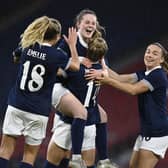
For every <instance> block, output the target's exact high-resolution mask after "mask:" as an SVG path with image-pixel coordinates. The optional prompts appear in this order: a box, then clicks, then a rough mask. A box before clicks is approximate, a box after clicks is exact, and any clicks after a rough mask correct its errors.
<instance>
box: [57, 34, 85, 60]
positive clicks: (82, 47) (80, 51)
mask: <svg viewBox="0 0 168 168" xmlns="http://www.w3.org/2000/svg"><path fill="white" fill-rule="evenodd" d="M83 43H84V42H83ZM86 46H87V44H85V45H82V43H81V42H80V40H79V37H78V39H77V43H76V48H77V52H78V55H79V56H80V57H85V56H86V54H87V47H86ZM57 47H58V48H61V49H62V50H63V51H65V52H66V53H67V55H69V56H71V54H70V49H69V46H68V44H67V43H66V41H65V40H64V39H62V40H61V41H60V43H59V45H57Z"/></svg>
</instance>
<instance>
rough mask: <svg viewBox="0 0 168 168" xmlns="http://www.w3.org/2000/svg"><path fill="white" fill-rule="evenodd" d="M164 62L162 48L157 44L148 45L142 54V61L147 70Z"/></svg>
mask: <svg viewBox="0 0 168 168" xmlns="http://www.w3.org/2000/svg"><path fill="white" fill-rule="evenodd" d="M163 62H164V58H163V53H162V49H161V48H160V47H159V46H157V45H154V44H152V45H149V46H148V47H147V49H146V52H145V55H144V63H145V66H146V69H147V70H151V69H153V68H154V67H156V66H159V65H161V63H163Z"/></svg>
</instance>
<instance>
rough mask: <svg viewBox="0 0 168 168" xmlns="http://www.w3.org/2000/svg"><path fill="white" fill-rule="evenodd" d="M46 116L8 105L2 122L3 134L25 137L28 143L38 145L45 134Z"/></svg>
mask: <svg viewBox="0 0 168 168" xmlns="http://www.w3.org/2000/svg"><path fill="white" fill-rule="evenodd" d="M47 122H48V117H46V116H42V115H39V114H32V113H29V112H26V111H23V110H20V109H18V108H15V107H13V106H10V105H8V107H7V110H6V114H5V119H4V123H3V134H7V135H12V136H16V137H17V136H20V135H23V136H24V137H25V142H26V143H27V144H30V145H40V144H41V143H42V140H43V139H44V138H45V135H46V128H47Z"/></svg>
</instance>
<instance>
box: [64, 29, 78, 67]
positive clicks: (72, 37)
mask: <svg viewBox="0 0 168 168" xmlns="http://www.w3.org/2000/svg"><path fill="white" fill-rule="evenodd" d="M63 37H64V39H65V41H66V42H67V44H68V45H69V48H70V52H71V60H70V65H69V67H68V69H70V70H79V68H80V61H79V57H78V53H77V49H76V42H77V32H76V29H75V28H73V27H71V28H69V29H68V37H66V36H65V35H63Z"/></svg>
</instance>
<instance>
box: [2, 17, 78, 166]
mask: <svg viewBox="0 0 168 168" xmlns="http://www.w3.org/2000/svg"><path fill="white" fill-rule="evenodd" d="M60 35H61V24H60V22H59V21H58V20H56V19H53V18H49V17H47V16H42V17H39V18H37V19H35V20H34V21H33V22H32V23H31V24H30V25H28V27H27V28H26V29H25V31H24V33H23V34H22V35H21V41H20V45H21V48H22V54H21V57H20V65H19V72H18V75H17V78H16V83H15V85H14V87H12V89H11V91H10V93H9V96H8V106H7V110H6V114H5V119H4V123H3V135H2V140H1V146H0V167H1V168H7V167H8V162H9V160H10V158H11V156H12V154H13V152H14V151H15V147H16V142H17V139H18V137H20V136H24V138H25V144H24V151H23V158H22V161H21V163H20V165H19V168H33V165H34V162H35V159H36V157H37V153H38V151H39V148H40V144H41V143H42V141H43V139H44V138H45V135H46V127H47V121H48V116H49V112H50V111H51V96H52V89H53V85H54V83H55V79H56V78H57V77H56V73H57V71H58V68H59V67H61V68H62V69H71V70H78V69H79V60H78V55H77V51H76V40H77V33H76V30H75V29H74V28H69V33H68V37H66V36H64V38H65V40H66V42H67V44H68V45H69V47H70V50H71V54H72V55H71V59H70V58H69V57H67V55H65V53H64V52H62V51H61V50H58V49H56V48H55V47H53V45H55V44H56V43H57V42H58V40H59V38H60Z"/></svg>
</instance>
